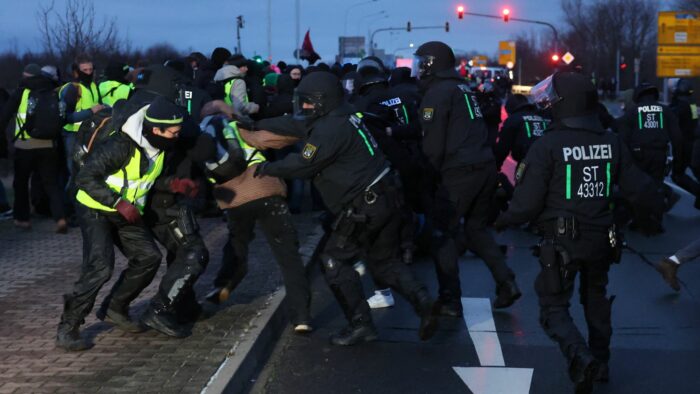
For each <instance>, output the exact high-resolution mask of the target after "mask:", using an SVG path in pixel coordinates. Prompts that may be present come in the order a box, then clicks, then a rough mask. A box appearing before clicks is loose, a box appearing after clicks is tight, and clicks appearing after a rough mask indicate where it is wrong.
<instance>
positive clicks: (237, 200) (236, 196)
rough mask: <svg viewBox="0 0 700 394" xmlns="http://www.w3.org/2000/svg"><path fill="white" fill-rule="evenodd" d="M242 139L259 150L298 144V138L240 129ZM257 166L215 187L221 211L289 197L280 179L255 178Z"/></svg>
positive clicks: (215, 195) (215, 194) (215, 196)
mask: <svg viewBox="0 0 700 394" xmlns="http://www.w3.org/2000/svg"><path fill="white" fill-rule="evenodd" d="M239 131H240V133H241V137H242V138H243V139H244V140H245V141H246V142H247V143H248V144H250V145H251V146H255V147H257V148H258V149H261V150H262V149H264V148H281V147H284V146H286V145H290V144H293V143H294V142H296V138H293V137H284V136H279V135H276V134H273V133H270V132H268V131H256V132H249V131H247V130H243V129H240V130H239ZM257 166H258V165H257V164H254V165H252V166H250V167H248V168H247V169H246V170H245V172H244V173H243V174H241V175H239V176H237V177H235V178H233V179H231V180H230V181H228V182H226V183H222V184H220V185H216V186H214V198H216V202H217V204H218V205H219V208H221V209H227V208H236V207H240V206H241V205H243V204H246V203H249V202H251V201H255V200H259V199H261V198H265V197H272V196H281V197H287V186H286V184H285V183H284V181H283V180H282V179H280V178H276V177H270V176H262V177H259V178H255V177H253V174H255V168H256V167H257Z"/></svg>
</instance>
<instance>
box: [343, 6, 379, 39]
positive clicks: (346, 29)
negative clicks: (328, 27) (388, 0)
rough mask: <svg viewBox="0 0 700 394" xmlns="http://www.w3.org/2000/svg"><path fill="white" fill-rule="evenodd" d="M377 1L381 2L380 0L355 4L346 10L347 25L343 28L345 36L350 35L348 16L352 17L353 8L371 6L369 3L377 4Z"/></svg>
mask: <svg viewBox="0 0 700 394" xmlns="http://www.w3.org/2000/svg"><path fill="white" fill-rule="evenodd" d="M377 1H379V0H368V1H362V2H359V3H355V4H353V5H351V6H350V7H348V8H347V9H346V10H345V25H344V27H343V36H347V35H348V16H349V15H350V10H351V9H353V8H356V7H359V6H361V5H365V4H369V3H376V2H377Z"/></svg>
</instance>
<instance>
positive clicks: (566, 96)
mask: <svg viewBox="0 0 700 394" xmlns="http://www.w3.org/2000/svg"><path fill="white" fill-rule="evenodd" d="M530 97H531V98H532V101H533V102H534V103H535V104H536V105H537V106H538V107H539V108H541V109H547V108H551V111H552V117H553V118H554V120H555V121H557V122H560V123H561V124H564V125H565V126H568V127H572V128H594V129H598V128H600V129H602V126H600V121H599V120H598V116H597V113H598V92H597V91H596V89H595V86H593V83H592V82H591V80H590V79H588V78H587V77H585V76H584V75H581V74H579V73H573V72H558V73H555V74H554V75H550V76H549V77H547V78H546V79H544V80H543V81H542V82H540V83H538V84H537V85H535V86H534V87H533V88H532V89H531V90H530Z"/></svg>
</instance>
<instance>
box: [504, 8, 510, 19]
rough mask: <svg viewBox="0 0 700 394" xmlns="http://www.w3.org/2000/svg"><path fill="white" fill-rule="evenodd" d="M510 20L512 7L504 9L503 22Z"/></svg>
mask: <svg viewBox="0 0 700 394" xmlns="http://www.w3.org/2000/svg"><path fill="white" fill-rule="evenodd" d="M509 20H510V9H508V8H504V9H503V22H508V21H509Z"/></svg>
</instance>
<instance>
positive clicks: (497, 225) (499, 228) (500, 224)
mask: <svg viewBox="0 0 700 394" xmlns="http://www.w3.org/2000/svg"><path fill="white" fill-rule="evenodd" d="M508 226H509V224H508V222H507V221H506V218H505V216H504V215H503V214H500V215H498V218H496V221H495V222H493V229H494V230H496V232H497V233H502V232H503V231H504V230H505V229H507V228H508Z"/></svg>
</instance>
